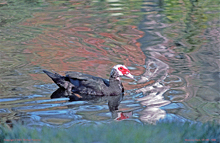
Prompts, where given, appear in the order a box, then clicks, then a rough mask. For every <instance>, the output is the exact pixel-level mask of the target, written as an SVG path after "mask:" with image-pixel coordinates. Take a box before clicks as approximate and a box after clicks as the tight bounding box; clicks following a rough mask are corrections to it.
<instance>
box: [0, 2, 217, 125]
mask: <svg viewBox="0 0 220 143" xmlns="http://www.w3.org/2000/svg"><path fill="white" fill-rule="evenodd" d="M218 4H219V2H218V0H213V1H212V3H210V2H209V1H204V0H203V1H196V0H195V1H193V0H192V1H186V0H182V1H177V0H158V1H151V0H144V1H133V0H123V1H122V0H106V1H101V0H66V1H64V0H50V1H48V0H31V1H27V0H11V1H10V0H5V1H3V2H0V27H1V28H0V43H1V44H0V56H1V60H0V65H1V66H0V68H1V73H0V91H1V94H0V117H1V122H8V121H10V120H19V121H23V122H25V123H26V124H28V125H39V126H42V125H47V126H62V127H70V126H72V125H74V124H87V123H96V124H100V123H107V122H112V121H114V120H113V119H115V120H123V119H126V120H133V121H135V122H143V123H153V124H154V123H156V122H157V121H167V120H168V121H171V120H179V121H183V122H184V121H192V122H194V121H198V122H207V121H217V122H218V123H220V104H219V103H220V83H219V82H220V70H219V66H220V52H219V47H220V44H219V43H220V40H219V39H220V34H219V32H220V28H219V24H220V19H219V14H220V11H219V5H218ZM116 64H124V65H126V66H127V67H128V68H129V70H130V71H131V73H132V74H133V75H134V76H135V79H136V80H131V79H127V78H122V81H123V85H124V87H125V96H124V99H123V101H122V102H121V104H120V106H119V111H118V113H117V115H116V116H117V117H114V118H113V117H112V115H111V113H110V112H109V109H108V105H107V102H106V101H101V102H93V101H75V102H69V101H68V98H56V99H51V98H50V96H51V95H52V94H53V92H54V91H56V89H57V88H58V87H57V86H56V85H55V84H54V83H53V82H52V80H51V79H50V78H49V77H47V76H46V75H45V74H44V73H43V72H42V70H43V69H46V70H49V71H55V72H57V73H60V74H61V75H64V73H65V71H78V72H84V73H87V74H91V75H95V76H99V77H102V78H108V77H109V73H110V71H111V69H112V67H113V66H114V65H116Z"/></svg>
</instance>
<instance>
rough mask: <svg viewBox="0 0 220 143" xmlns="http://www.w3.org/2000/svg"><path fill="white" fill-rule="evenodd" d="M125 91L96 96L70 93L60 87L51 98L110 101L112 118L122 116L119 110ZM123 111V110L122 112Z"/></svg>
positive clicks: (71, 100)
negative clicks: (112, 94) (111, 94)
mask: <svg viewBox="0 0 220 143" xmlns="http://www.w3.org/2000/svg"><path fill="white" fill-rule="evenodd" d="M123 96H124V93H122V94H120V95H117V96H102V97H100V96H94V95H87V94H75V93H72V94H71V95H69V93H68V91H66V90H65V89H63V88H58V89H57V90H56V91H54V92H53V93H52V95H51V96H50V98H51V99H54V98H62V97H66V98H69V101H70V102H74V101H91V102H102V101H104V102H106V101H107V102H108V107H109V111H110V112H111V113H112V118H118V117H120V116H119V114H118V112H117V110H118V106H119V105H120V102H121V101H122V99H123ZM120 113H122V112H120Z"/></svg>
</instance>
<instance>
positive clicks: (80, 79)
mask: <svg viewBox="0 0 220 143" xmlns="http://www.w3.org/2000/svg"><path fill="white" fill-rule="evenodd" d="M66 78H67V80H69V81H70V82H71V83H72V84H73V85H74V88H73V90H72V91H73V92H74V93H79V94H89V95H103V93H104V90H106V88H107V87H108V86H109V81H108V80H106V79H103V78H100V77H95V76H92V75H88V74H84V73H80V72H66Z"/></svg>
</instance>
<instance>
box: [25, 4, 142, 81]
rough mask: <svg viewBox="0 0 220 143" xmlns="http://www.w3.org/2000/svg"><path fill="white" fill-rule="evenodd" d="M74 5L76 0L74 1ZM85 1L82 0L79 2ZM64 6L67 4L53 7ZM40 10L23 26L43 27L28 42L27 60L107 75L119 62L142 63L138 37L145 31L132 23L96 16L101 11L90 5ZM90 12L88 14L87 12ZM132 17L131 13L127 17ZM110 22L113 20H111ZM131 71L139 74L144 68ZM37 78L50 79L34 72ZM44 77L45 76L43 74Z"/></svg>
mask: <svg viewBox="0 0 220 143" xmlns="http://www.w3.org/2000/svg"><path fill="white" fill-rule="evenodd" d="M72 3H73V4H74V2H72ZM80 3H83V2H80ZM50 9H62V10H63V9H65V7H56V6H54V8H53V7H50V8H48V9H47V10H50ZM47 10H45V12H39V13H35V14H34V18H32V19H28V20H26V21H25V22H23V23H22V24H23V25H26V26H27V25H28V26H33V27H38V28H43V32H42V34H40V35H38V36H37V37H35V38H34V39H32V40H30V41H28V42H26V43H25V44H26V46H27V48H26V49H25V50H24V51H23V52H24V53H27V54H26V55H27V60H28V61H30V63H31V64H32V65H37V66H40V67H42V68H43V69H48V70H53V71H56V72H58V73H61V74H62V71H70V70H72V71H78V72H84V73H88V74H91V75H95V76H100V77H103V78H108V76H109V73H110V70H111V68H112V67H113V66H114V65H116V64H125V65H126V66H133V65H134V64H138V65H143V64H144V63H145V58H146V57H145V55H144V54H143V52H142V50H141V49H140V46H141V44H140V43H138V42H137V41H136V40H137V39H139V38H141V37H142V36H143V35H144V33H143V32H142V31H139V30H138V29H137V27H136V26H133V25H126V24H125V25H119V24H117V23H116V22H118V21H119V19H118V18H117V17H111V16H95V15H96V14H97V13H98V12H97V11H95V10H92V9H90V8H89V7H88V5H87V6H85V8H84V9H83V8H81V9H73V10H72V11H68V10H67V11H64V10H63V11H61V12H58V13H56V12H47ZM87 12H89V13H90V16H88V15H87V14H85V13H87ZM125 18H127V19H129V18H132V15H130V16H127V17H125ZM108 21H111V22H110V23H108ZM138 70H139V69H134V70H132V73H134V75H135V74H140V73H143V72H144V69H142V70H141V71H138ZM31 76H32V77H33V78H34V79H40V80H43V81H45V80H48V79H44V78H40V77H37V75H34V74H32V75H31ZM40 76H42V75H40Z"/></svg>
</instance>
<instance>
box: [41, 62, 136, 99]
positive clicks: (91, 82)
mask: <svg viewBox="0 0 220 143" xmlns="http://www.w3.org/2000/svg"><path fill="white" fill-rule="evenodd" d="M43 72H44V73H46V74H47V75H48V76H49V77H50V78H51V79H52V80H53V81H54V82H55V83H56V84H57V85H58V86H59V87H60V88H61V89H64V90H65V91H67V94H68V95H69V96H70V95H73V94H74V93H76V94H83V95H91V96H118V95H122V94H123V93H124V88H123V85H122V83H121V81H120V77H121V76H127V77H129V78H131V79H134V78H133V76H132V75H131V74H130V71H129V70H128V68H127V67H125V66H124V65H116V66H114V67H113V69H112V71H111V73H110V77H109V81H108V80H106V79H103V78H101V77H95V76H92V75H88V74H84V73H80V72H73V71H71V72H66V76H61V75H59V74H57V73H55V74H54V73H51V72H49V71H46V70H43Z"/></svg>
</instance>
